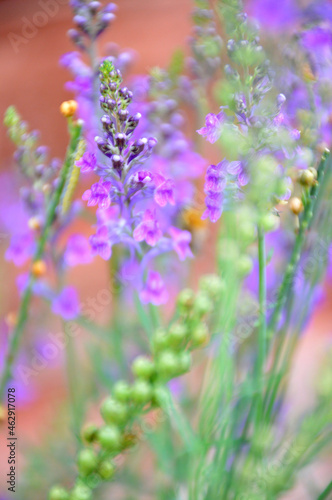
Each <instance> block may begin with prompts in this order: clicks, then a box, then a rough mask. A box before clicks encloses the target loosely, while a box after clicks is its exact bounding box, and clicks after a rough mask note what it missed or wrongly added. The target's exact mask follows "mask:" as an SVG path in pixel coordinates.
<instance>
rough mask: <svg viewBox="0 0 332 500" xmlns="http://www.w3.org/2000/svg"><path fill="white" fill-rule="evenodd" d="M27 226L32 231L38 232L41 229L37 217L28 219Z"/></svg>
mask: <svg viewBox="0 0 332 500" xmlns="http://www.w3.org/2000/svg"><path fill="white" fill-rule="evenodd" d="M28 226H29V228H30V229H32V230H33V231H39V230H40V229H41V222H40V218H39V217H37V216H35V217H30V219H29V220H28Z"/></svg>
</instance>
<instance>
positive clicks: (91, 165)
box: [76, 151, 97, 172]
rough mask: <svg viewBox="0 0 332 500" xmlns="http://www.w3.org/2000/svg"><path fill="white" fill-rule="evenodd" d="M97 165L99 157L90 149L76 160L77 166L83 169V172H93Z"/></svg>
mask: <svg viewBox="0 0 332 500" xmlns="http://www.w3.org/2000/svg"><path fill="white" fill-rule="evenodd" d="M96 166H97V158H96V155H95V154H94V153H89V152H88V151H87V152H86V153H84V155H83V156H82V158H81V159H80V160H78V161H77V162H76V167H79V168H80V169H81V172H92V171H93V170H94V169H95V168H96Z"/></svg>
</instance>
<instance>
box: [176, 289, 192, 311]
mask: <svg viewBox="0 0 332 500" xmlns="http://www.w3.org/2000/svg"><path fill="white" fill-rule="evenodd" d="M194 299H195V294H194V292H193V291H192V290H191V289H190V288H185V289H184V290H182V291H181V292H180V293H179V295H178V299H177V303H178V308H179V310H180V312H181V313H182V314H184V313H186V312H188V310H189V309H190V308H191V307H192V306H193V303H194Z"/></svg>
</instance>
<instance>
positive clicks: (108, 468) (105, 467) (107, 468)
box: [97, 460, 115, 481]
mask: <svg viewBox="0 0 332 500" xmlns="http://www.w3.org/2000/svg"><path fill="white" fill-rule="evenodd" d="M97 472H98V474H99V476H100V477H101V478H102V479H104V480H105V481H108V480H109V479H111V478H112V477H113V476H114V473H115V465H113V464H112V462H110V461H108V460H104V461H103V462H101V463H100V465H99V467H98V470H97Z"/></svg>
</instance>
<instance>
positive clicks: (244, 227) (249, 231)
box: [238, 222, 256, 246]
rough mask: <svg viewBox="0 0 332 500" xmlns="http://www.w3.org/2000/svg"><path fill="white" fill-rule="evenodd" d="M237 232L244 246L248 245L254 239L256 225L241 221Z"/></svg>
mask: <svg viewBox="0 0 332 500" xmlns="http://www.w3.org/2000/svg"><path fill="white" fill-rule="evenodd" d="M238 233H239V237H240V239H241V241H242V242H243V243H244V245H245V246H247V245H250V244H251V243H253V242H254V241H255V239H256V227H255V224H253V223H252V222H242V223H240V224H239V226H238Z"/></svg>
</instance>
